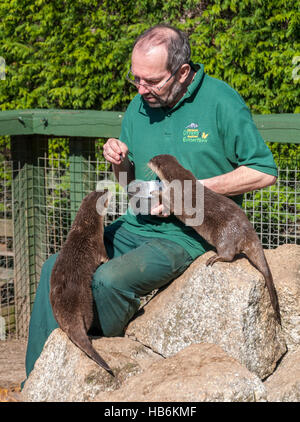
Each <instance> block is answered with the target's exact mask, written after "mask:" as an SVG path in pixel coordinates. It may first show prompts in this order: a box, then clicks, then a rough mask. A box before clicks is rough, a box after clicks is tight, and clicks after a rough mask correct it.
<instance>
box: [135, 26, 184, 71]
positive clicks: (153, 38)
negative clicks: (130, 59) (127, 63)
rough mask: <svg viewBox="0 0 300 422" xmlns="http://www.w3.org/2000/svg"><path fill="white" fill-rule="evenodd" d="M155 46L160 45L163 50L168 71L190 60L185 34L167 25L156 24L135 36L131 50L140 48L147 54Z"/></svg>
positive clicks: (151, 51) (150, 52)
mask: <svg viewBox="0 0 300 422" xmlns="http://www.w3.org/2000/svg"><path fill="white" fill-rule="evenodd" d="M156 47H161V48H160V49H159V50H161V51H164V52H165V54H166V68H167V70H169V71H170V72H174V71H175V70H176V69H178V68H179V67H180V66H181V65H183V64H184V63H189V61H190V54H191V50H190V45H189V42H188V38H187V36H186V35H185V34H184V33H183V32H181V31H179V30H178V29H176V28H173V27H171V26H169V25H156V26H154V27H152V28H149V29H147V30H146V31H145V32H144V33H143V34H141V35H140V36H139V37H138V38H137V40H136V42H135V44H134V48H133V51H136V50H140V51H142V52H143V54H144V55H149V54H152V53H153V49H155V48H156Z"/></svg>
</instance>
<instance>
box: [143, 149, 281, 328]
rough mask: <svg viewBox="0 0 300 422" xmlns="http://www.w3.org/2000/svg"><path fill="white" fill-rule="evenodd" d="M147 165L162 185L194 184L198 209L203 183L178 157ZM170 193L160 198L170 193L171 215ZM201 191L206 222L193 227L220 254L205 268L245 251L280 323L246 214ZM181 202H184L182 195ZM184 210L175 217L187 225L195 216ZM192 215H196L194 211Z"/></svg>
mask: <svg viewBox="0 0 300 422" xmlns="http://www.w3.org/2000/svg"><path fill="white" fill-rule="evenodd" d="M148 166H149V167H150V169H151V170H152V171H153V172H155V173H156V174H157V176H158V177H159V178H160V179H161V181H162V182H163V181H166V182H167V183H165V185H166V186H167V185H168V183H171V182H173V181H174V180H177V181H180V182H181V186H184V181H185V180H186V181H187V180H188V181H191V182H190V183H191V196H192V207H193V209H194V210H195V206H196V204H197V200H196V198H195V197H196V192H197V185H196V184H199V183H200V182H199V181H197V180H196V178H195V177H194V175H193V174H192V173H191V172H190V171H189V170H187V169H185V168H184V167H182V166H181V164H179V162H178V161H177V159H176V158H175V157H173V156H172V155H168V154H162V155H157V156H155V157H153V158H152V159H151V160H150V161H149V162H148ZM198 188H199V186H198ZM167 191H168V188H165V189H163V191H162V193H161V194H160V195H161V198H162V199H163V198H164V195H165V196H166V194H167V193H168V195H169V196H168V195H167V196H168V200H167V206H168V208H169V210H170V212H173V213H174V208H176V195H175V193H174V191H173V192H171V193H170V192H167ZM202 192H203V203H202V206H203V210H202V212H203V222H202V223H200V224H198V225H195V226H194V227H193V228H194V229H195V230H196V232H197V233H199V234H200V236H202V237H203V238H204V239H205V240H207V241H208V242H209V243H210V244H211V245H212V246H214V247H215V248H216V250H217V254H216V255H213V256H212V257H211V258H209V259H208V261H207V263H206V265H213V264H214V263H215V262H217V261H232V260H233V258H234V257H235V256H236V255H237V254H239V253H241V252H243V253H244V254H245V255H246V256H247V257H248V259H249V260H250V262H251V263H252V264H253V265H254V266H255V267H256V268H257V269H258V270H259V271H260V272H261V273H262V274H263V276H264V278H265V282H266V285H267V288H268V291H269V295H270V298H271V303H272V306H273V309H274V311H275V316H276V319H277V320H278V322H279V323H281V318H280V310H279V303H278V298H277V293H276V290H275V286H274V283H273V278H272V274H271V271H270V268H269V265H268V263H267V260H266V258H265V254H264V251H263V248H262V245H261V243H260V241H259V238H258V236H257V234H256V233H255V231H254V229H253V226H252V225H251V223H250V221H249V220H248V218H247V216H246V214H245V213H244V211H243V210H242V209H241V208H240V207H239V206H238V205H237V204H236V203H235V202H233V201H232V200H231V199H229V198H227V197H226V196H223V195H220V194H218V193H215V192H213V191H212V190H210V189H208V188H207V187H205V186H203V191H202ZM180 200H182V195H181V198H180ZM177 201H178V199H177ZM184 208H185V207H184V204H183V206H182V207H181V209H182V213H181V215H176V213H175V215H176V217H177V218H178V219H179V220H181V221H182V222H183V223H185V224H187V220H189V219H193V218H194V217H195V215H193V214H191V212H192V211H189V209H188V210H186V209H184ZM193 212H194V214H195V211H193Z"/></svg>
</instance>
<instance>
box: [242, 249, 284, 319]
mask: <svg viewBox="0 0 300 422" xmlns="http://www.w3.org/2000/svg"><path fill="white" fill-rule="evenodd" d="M244 252H245V254H246V255H247V257H248V258H249V260H250V261H251V263H252V264H253V265H254V266H255V267H256V268H257V269H258V270H259V271H260V272H261V273H262V275H263V276H264V279H265V282H266V285H267V289H268V291H269V295H270V299H271V304H272V306H273V309H274V311H275V316H276V319H277V321H278V322H279V324H280V325H281V317H280V308H279V302H278V296H277V292H276V289H275V286H274V282H273V277H272V273H271V270H270V267H269V265H268V262H267V260H266V257H265V254H264V250H263V248H262V246H261V244H260V242H259V241H258V242H257V247H255V248H253V246H251V247H249V248H248V247H247V248H245V250H244Z"/></svg>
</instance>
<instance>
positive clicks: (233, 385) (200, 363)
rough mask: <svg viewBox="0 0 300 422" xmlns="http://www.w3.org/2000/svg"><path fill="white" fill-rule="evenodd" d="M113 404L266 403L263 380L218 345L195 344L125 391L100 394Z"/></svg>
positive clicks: (154, 366) (132, 381) (135, 379)
mask: <svg viewBox="0 0 300 422" xmlns="http://www.w3.org/2000/svg"><path fill="white" fill-rule="evenodd" d="M95 401H105V402H106V401H111V402H115V401H117V402H126V401H134V402H174V401H175V402H182V401H183V402H218V401H222V402H253V401H266V390H265V387H264V385H263V383H262V382H261V380H260V379H259V378H258V377H257V376H256V375H254V374H253V373H251V372H249V371H248V370H247V369H246V368H245V367H244V366H242V365H241V364H240V363H239V362H237V361H236V360H235V359H233V358H231V357H230V356H228V355H227V354H226V353H225V352H224V351H223V350H222V349H221V347H219V346H217V345H215V344H206V343H202V344H193V345H191V346H188V347H186V348H185V349H184V350H182V351H180V352H179V353H177V354H176V355H175V356H172V357H170V358H167V359H163V360H160V361H158V362H155V363H153V364H152V365H151V366H150V367H148V368H147V369H146V370H145V371H144V372H143V373H140V374H139V375H136V376H135V377H133V378H131V379H130V380H128V382H127V383H126V385H124V386H123V388H121V389H119V390H116V391H113V392H106V393H100V394H98V395H97V396H96V398H95Z"/></svg>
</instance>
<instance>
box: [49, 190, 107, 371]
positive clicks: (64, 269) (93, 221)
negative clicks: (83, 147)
mask: <svg viewBox="0 0 300 422" xmlns="http://www.w3.org/2000/svg"><path fill="white" fill-rule="evenodd" d="M109 197H110V192H109V191H108V190H103V191H94V192H91V193H89V194H88V195H87V196H86V197H85V198H84V199H83V201H82V203H81V205H80V208H79V210H78V212H77V214H76V216H75V219H74V222H73V224H72V226H71V229H70V231H69V233H68V236H67V239H66V241H65V243H64V245H63V246H62V249H61V251H60V253H59V255H58V258H57V260H56V262H55V264H54V267H53V270H52V273H51V278H50V303H51V306H52V310H53V314H54V317H55V319H56V321H57V323H58V325H59V326H60V328H61V329H62V330H63V331H64V332H65V333H66V334H67V335H68V337H69V338H70V340H71V341H72V342H73V343H74V344H75V345H76V346H77V347H79V348H80V349H81V350H82V351H83V352H85V353H86V354H87V355H88V356H89V357H90V358H91V359H93V360H94V361H95V362H96V363H97V364H98V365H100V366H101V367H102V368H104V369H105V370H106V371H107V372H109V373H110V374H111V375H113V376H114V374H113V371H112V370H111V369H110V367H109V366H108V364H107V363H106V362H105V361H104V360H103V359H102V357H101V356H100V355H99V354H98V353H97V352H96V350H95V349H94V348H93V346H92V343H91V341H90V339H89V337H88V335H87V332H88V330H89V329H90V327H91V325H92V322H93V316H94V314H93V296H92V288H91V282H92V276H93V273H94V272H95V271H96V269H97V267H99V265H101V264H103V263H105V262H107V261H108V256H107V253H106V249H105V246H104V241H103V233H104V228H103V218H104V215H105V213H106V211H107V207H108V202H109Z"/></svg>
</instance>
